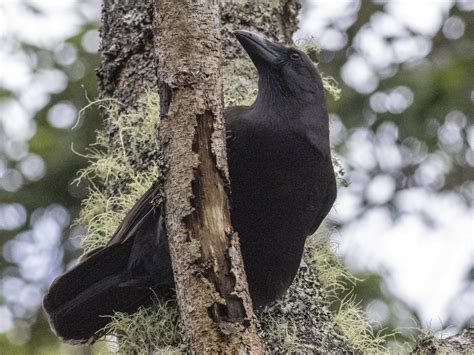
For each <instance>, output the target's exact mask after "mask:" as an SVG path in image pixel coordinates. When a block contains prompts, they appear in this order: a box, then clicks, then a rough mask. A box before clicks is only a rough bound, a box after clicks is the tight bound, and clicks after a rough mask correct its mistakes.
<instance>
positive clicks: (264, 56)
mask: <svg viewBox="0 0 474 355" xmlns="http://www.w3.org/2000/svg"><path fill="white" fill-rule="evenodd" d="M234 33H235V36H236V37H237V39H238V40H239V42H240V43H241V44H242V46H243V47H244V49H245V51H246V52H247V53H248V55H249V57H250V59H251V60H252V62H253V63H254V64H255V67H256V68H257V70H258V74H259V95H260V94H262V93H261V91H262V90H264V91H267V90H271V92H272V94H275V93H277V94H280V95H281V97H283V98H285V99H291V100H296V101H304V102H316V101H318V102H320V101H321V100H323V101H324V89H323V84H322V81H321V77H320V75H319V73H318V71H317V69H316V67H315V66H314V64H313V62H312V61H311V59H310V58H309V57H308V56H307V55H306V54H305V53H303V52H302V51H300V50H298V49H295V48H291V47H287V46H284V45H282V44H279V43H273V42H270V41H268V40H267V39H265V38H263V37H262V36H260V35H259V34H256V33H253V32H249V31H241V30H239V31H235V32H234ZM263 94H264V93H263ZM280 95H278V96H280ZM281 97H280V98H281ZM276 99H279V98H276Z"/></svg>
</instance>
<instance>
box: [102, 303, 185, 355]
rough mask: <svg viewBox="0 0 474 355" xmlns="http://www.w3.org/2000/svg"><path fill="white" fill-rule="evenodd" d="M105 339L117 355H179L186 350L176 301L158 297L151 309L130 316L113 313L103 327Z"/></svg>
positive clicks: (146, 308) (144, 308)
mask: <svg viewBox="0 0 474 355" xmlns="http://www.w3.org/2000/svg"><path fill="white" fill-rule="evenodd" d="M105 330H106V332H107V333H108V334H115V335H116V336H115V337H114V338H112V339H108V341H109V342H111V343H112V344H111V345H112V346H113V345H115V346H116V348H117V351H118V352H119V353H121V354H144V353H153V354H180V353H183V352H185V350H186V347H187V345H186V339H185V336H184V329H183V325H182V322H181V318H180V316H179V312H178V308H177V305H176V302H175V301H174V300H173V301H164V300H162V299H160V298H158V297H156V299H155V300H154V302H153V305H152V306H151V307H140V308H139V309H138V311H136V312H135V313H133V314H127V313H119V312H117V313H115V314H114V316H113V317H111V322H110V323H109V324H108V325H107V326H106V327H105Z"/></svg>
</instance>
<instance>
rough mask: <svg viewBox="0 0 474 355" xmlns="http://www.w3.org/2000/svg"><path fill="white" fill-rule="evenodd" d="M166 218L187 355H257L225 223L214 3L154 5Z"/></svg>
mask: <svg viewBox="0 0 474 355" xmlns="http://www.w3.org/2000/svg"><path fill="white" fill-rule="evenodd" d="M155 6H156V8H155V10H156V17H155V22H156V36H155V41H156V46H155V50H156V53H157V56H158V60H159V63H160V67H159V76H160V81H161V85H160V87H162V88H163V90H166V94H165V95H161V104H162V107H163V108H164V110H166V109H168V110H167V112H162V121H161V124H160V138H161V139H160V141H161V142H162V144H163V146H164V148H165V149H164V152H165V160H166V161H167V163H168V166H169V170H168V172H167V176H166V179H165V185H164V191H165V197H166V202H165V214H166V227H167V232H168V240H169V245H170V255H171V260H172V264H173V273H174V279H175V283H176V294H177V299H178V304H179V309H180V314H181V317H182V319H183V324H184V327H185V332H186V336H187V339H188V341H189V346H190V349H191V351H192V352H196V353H199V354H200V353H203V354H204V353H217V352H224V353H252V354H258V353H263V352H264V349H265V348H264V345H263V343H262V342H261V341H260V339H259V337H258V335H257V332H256V328H255V325H254V323H253V311H252V304H251V299H250V295H249V293H248V286H247V281H246V277H245V272H244V269H243V261H242V256H241V253H240V246H239V242H238V239H237V235H236V234H235V233H234V232H233V230H232V226H231V223H230V214H229V200H228V194H227V190H228V180H229V179H228V170H227V161H226V151H225V129H224V124H223V107H222V106H223V101H222V75H221V65H220V64H221V59H220V58H221V46H220V18H219V5H218V3H217V1H212V2H211V1H207V0H194V1H190V0H187V1H181V2H180V5H179V6H176V2H175V1H174V0H159V1H156V2H155Z"/></svg>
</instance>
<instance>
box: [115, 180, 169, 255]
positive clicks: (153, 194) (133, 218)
mask: <svg viewBox="0 0 474 355" xmlns="http://www.w3.org/2000/svg"><path fill="white" fill-rule="evenodd" d="M159 192H160V188H159V186H158V184H154V185H153V186H152V187H150V188H149V189H148V190H147V192H145V193H144V194H143V196H142V197H140V199H139V200H138V201H137V202H136V203H135V205H134V206H133V207H132V209H131V210H130V211H129V212H128V213H127V215H126V216H125V218H124V219H123V221H122V222H121V223H120V225H119V226H118V228H117V231H116V232H115V233H114V235H113V236H112V238H110V240H109V242H108V243H107V246H110V245H113V244H116V243H123V242H125V241H127V240H128V238H130V237H131V236H132V235H133V234H134V233H135V232H136V231H137V230H138V229H139V228H140V227H141V226H142V224H143V222H144V221H145V220H146V219H147V217H148V216H150V215H151V214H152V213H154V214H155V215H156V216H157V218H156V221H158V220H159V216H160V212H161V211H160V210H159V207H158V206H157V205H156V203H155V202H154V200H155V199H156V198H158V197H159Z"/></svg>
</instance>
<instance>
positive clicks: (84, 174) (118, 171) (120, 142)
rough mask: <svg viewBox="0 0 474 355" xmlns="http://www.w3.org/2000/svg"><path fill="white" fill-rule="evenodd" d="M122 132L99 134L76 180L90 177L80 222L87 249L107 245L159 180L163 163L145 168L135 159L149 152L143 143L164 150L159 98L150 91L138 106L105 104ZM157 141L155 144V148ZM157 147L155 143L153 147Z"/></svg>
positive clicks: (82, 241)
mask: <svg viewBox="0 0 474 355" xmlns="http://www.w3.org/2000/svg"><path fill="white" fill-rule="evenodd" d="M99 104H100V105H101V106H102V108H103V109H104V110H105V112H106V114H107V117H108V118H109V120H110V121H111V122H113V123H114V126H115V129H116V132H115V134H114V135H113V136H112V137H109V136H107V135H106V134H105V132H103V131H99V132H98V133H97V138H96V142H95V143H93V144H92V145H91V146H90V147H89V148H88V149H87V151H86V154H83V155H82V156H84V157H85V158H87V159H88V160H89V165H88V166H87V167H86V168H84V169H82V170H81V171H79V173H78V177H77V179H76V180H75V182H77V183H79V182H80V181H84V180H85V181H87V182H88V184H89V194H88V196H87V197H86V198H85V199H84V200H83V202H82V208H81V213H80V216H79V219H78V220H77V224H79V225H81V226H84V228H85V230H86V233H85V235H84V236H83V237H82V238H81V244H82V246H83V247H84V249H85V250H86V251H88V250H91V249H94V248H96V247H98V246H103V245H104V244H106V243H107V242H108V240H109V239H110V237H111V236H112V235H113V233H114V232H115V230H116V229H117V227H118V225H119V224H120V222H121V221H122V219H123V218H124V217H125V215H126V213H127V212H128V211H129V210H130V209H131V207H132V206H133V205H134V204H135V202H136V201H137V200H138V199H139V198H140V197H141V196H142V195H143V193H144V192H145V191H146V190H147V189H148V188H149V187H150V186H151V185H152V184H153V183H154V182H155V181H156V180H157V179H158V176H159V175H160V169H159V163H157V162H153V161H151V162H150V163H149V164H147V167H146V169H144V170H142V171H139V170H137V168H136V167H135V166H134V162H135V161H136V160H137V159H138V158H139V157H140V156H141V155H142V154H143V149H142V148H143V146H148V147H149V148H148V149H149V150H156V151H158V150H159V147H158V143H157V141H156V130H157V126H158V124H159V118H160V115H159V98H158V95H157V94H154V93H147V94H146V95H144V96H143V98H142V100H140V102H139V104H138V106H137V108H136V109H134V110H130V111H128V112H123V110H122V108H121V106H120V105H119V104H117V103H115V102H113V101H106V104H104V101H103V100H102V101H101V102H99ZM153 144H155V146H153ZM150 145H151V146H150ZM118 180H120V181H122V182H123V183H122V186H121V191H120V193H119V194H115V195H114V196H107V194H106V193H105V191H104V186H107V184H108V183H109V182H111V181H118Z"/></svg>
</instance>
